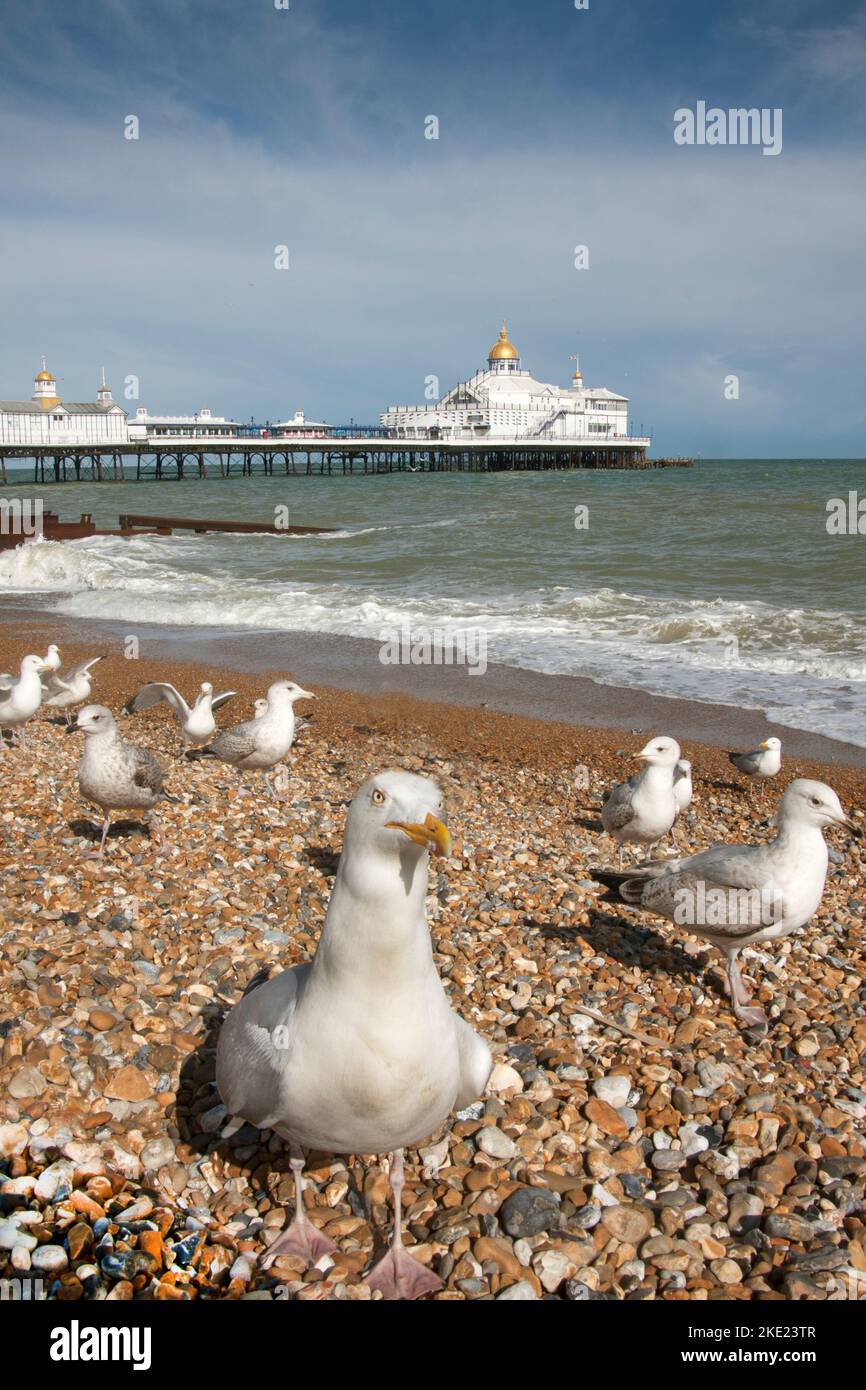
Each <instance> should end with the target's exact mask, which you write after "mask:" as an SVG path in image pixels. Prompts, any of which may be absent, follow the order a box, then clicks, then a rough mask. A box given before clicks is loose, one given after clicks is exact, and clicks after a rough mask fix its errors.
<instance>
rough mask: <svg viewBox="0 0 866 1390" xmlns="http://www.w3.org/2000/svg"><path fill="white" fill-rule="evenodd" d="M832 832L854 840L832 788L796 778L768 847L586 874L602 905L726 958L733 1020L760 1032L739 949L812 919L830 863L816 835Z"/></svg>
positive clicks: (712, 851) (722, 848)
mask: <svg viewBox="0 0 866 1390" xmlns="http://www.w3.org/2000/svg"><path fill="white" fill-rule="evenodd" d="M833 824H838V825H847V826H848V827H849V828H850V829H852V830H854V831H855V833H858V832H857V831H856V827H854V826H853V824H852V822H851V821H850V820H849V819H848V817H847V816H846V814H845V812H844V811H843V809H842V806H841V804H840V802H839V798H838V796H837V795H836V793H835V792H834V791H833V789H832V787H828V786H826V785H825V783H823V782H813V781H811V780H810V779H809V778H806V777H798V778H797V780H796V781H794V782H792V783H791V785H790V786H789V787H788V789H787V791H786V792H785V794H784V796H783V797H782V800H781V803H780V805H779V811H778V815H777V817H776V827H777V834H776V837H775V839H774V840H771V841H770V842H769V843H768V844H765V845H712V846H711V847H710V848H709V849H705V850H702V851H701V853H700V854H692V855H689V856H687V857H686V858H678V859H665V860H654V861H651V862H650V863H648V864H642V865H640V866H639V867H638V868H635V869H632V870H630V871H626V872H625V873H622V872H616V871H615V870H613V869H595V868H594V869H590V870H589V872H590V874H591V875H592V877H593V878H595V879H597V881H598V882H599V883H603V884H604V886H605V887H606V888H607V889H608V892H607V893H606V894H605V896H604V898H602V899H601V901H603V902H623V903H628V904H630V905H631V906H632V907H640V908H644V909H645V910H646V911H647V912H654V913H656V914H657V915H658V916H660V917H666V918H667V919H668V920H669V921H672V922H675V923H676V924H677V925H678V926H682V927H684V928H685V930H686V931H688V932H689V933H691V934H692V935H694V936H699V937H701V938H703V940H705V941H708V942H710V944H711V945H713V946H715V947H717V949H718V950H719V951H721V952H722V955H723V956H724V957H725V961H726V968H727V984H726V991H727V992H728V993H729V994H730V996H731V1003H732V1005H733V1009H734V1013H735V1014H736V1016H737V1018H738V1019H740V1020H741V1022H743V1023H746V1024H747V1025H749V1026H758V1025H761V1024H765V1023H766V1022H767V1015H766V1014H765V1012H764V1010H763V1009H761V1008H759V1007H756V1006H751V1007H750V1006H749V1004H748V996H747V995H746V992H745V989H744V986H743V983H742V979H741V976H740V970H739V966H738V964H737V956H738V955H739V953H740V951H741V950H742V949H743V947H744V946H751V945H753V944H754V943H755V942H761V943H762V942H765V941H775V940H777V939H778V938H779V937H782V936H787V935H788V934H789V933H790V932H792V931H795V930H796V928H797V927H802V926H803V925H804V923H806V922H808V920H809V918H810V917H811V916H812V915H813V913H815V912H816V911H817V909H818V905H819V903H820V902H821V897H822V895H823V892H824V880H825V879H826V876H827V861H828V855H827V846H826V844H825V842H824V836H823V834H822V831H823V828H824V826H827V825H833Z"/></svg>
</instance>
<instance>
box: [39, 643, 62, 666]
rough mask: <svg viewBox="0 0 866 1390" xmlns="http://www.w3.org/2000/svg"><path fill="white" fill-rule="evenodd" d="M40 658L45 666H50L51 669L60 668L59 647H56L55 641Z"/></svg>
mask: <svg viewBox="0 0 866 1390" xmlns="http://www.w3.org/2000/svg"><path fill="white" fill-rule="evenodd" d="M42 660H43V662H44V663H45V665H46V666H48V667H50V669H51V670H52V671H59V670H60V665H61V662H60V648H59V647H58V645H57V643H56V642H52V643H51V646H50V647H49V648H48V651H47V652H46V653H45V655H44V656H43V658H42Z"/></svg>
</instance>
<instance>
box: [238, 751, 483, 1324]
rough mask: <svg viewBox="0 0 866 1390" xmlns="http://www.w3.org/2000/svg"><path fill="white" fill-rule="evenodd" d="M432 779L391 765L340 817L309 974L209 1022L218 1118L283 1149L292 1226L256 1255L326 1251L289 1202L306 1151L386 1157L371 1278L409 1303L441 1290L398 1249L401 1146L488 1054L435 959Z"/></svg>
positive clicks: (469, 1088) (470, 1094)
mask: <svg viewBox="0 0 866 1390" xmlns="http://www.w3.org/2000/svg"><path fill="white" fill-rule="evenodd" d="M440 804H441V795H440V792H439V788H438V787H437V786H436V784H435V782H432V781H430V780H429V779H428V778H426V777H419V776H416V775H415V774H414V773H410V772H402V771H389V772H382V773H379V774H378V776H375V777H372V778H370V780H369V781H367V782H365V784H364V785H363V786H362V787H361V789H360V791H359V792H358V793H357V795H356V796H355V798H354V800H353V801H352V804H351V806H350V808H349V813H348V816H347V819H346V832H345V838H344V841H343V853H342V856H341V858H340V863H339V866H338V869H337V877H336V881H335V883H334V890H333V893H332V894H331V901H330V904H329V906H328V912H327V916H326V918H325V925H324V927H323V929H322V934H321V937H320V940H319V945H318V949H317V950H316V954H315V957H314V959H313V961H312V962H311V963H310V964H304V965H296V966H294V967H293V968H292V969H290V970H285V971H283V972H282V974H280V975H276V976H274V977H273V979H271V980H269V981H268V982H267V983H266V984H263V985H260V986H259V987H258V988H257V989H254V990H252V991H251V992H250V993H249V994H247V995H246V996H245V997H244V998H243V999H242V1000H241V1001H240V1003H238V1004H236V1005H235V1007H234V1008H233V1009H232V1010H231V1012H230V1013H229V1015H228V1017H227V1018H226V1021H225V1023H224V1024H223V1028H222V1033H221V1035H220V1040H219V1045H218V1048H217V1086H218V1087H219V1091H220V1094H221V1096H222V1098H223V1101H224V1102H225V1105H226V1108H227V1110H228V1112H229V1114H230V1115H237V1116H243V1118H244V1119H246V1120H248V1121H249V1122H250V1123H251V1124H254V1125H257V1126H258V1127H259V1128H260V1129H274V1130H276V1132H277V1133H278V1134H280V1135H282V1137H283V1138H284V1139H286V1140H288V1142H289V1144H290V1146H291V1166H292V1171H293V1172H294V1175H295V1216H294V1220H293V1221H292V1223H291V1225H290V1226H289V1227H288V1229H287V1230H286V1231H285V1232H284V1233H283V1235H282V1236H280V1237H279V1238H278V1239H277V1240H276V1241H275V1242H274V1244H273V1245H271V1246H270V1248H269V1249H268V1251H267V1253H266V1255H265V1257H264V1260H263V1264H264V1265H268V1264H270V1263H271V1262H272V1261H273V1260H274V1259H276V1258H277V1256H279V1255H281V1254H293V1255H300V1256H301V1257H302V1258H304V1259H306V1260H308V1261H309V1262H310V1263H312V1262H314V1261H315V1260H317V1259H318V1258H319V1257H320V1256H321V1255H322V1254H324V1253H325V1252H327V1251H329V1250H333V1249H334V1248H335V1247H334V1245H333V1244H332V1242H331V1241H330V1240H328V1238H327V1237H326V1236H324V1235H322V1233H321V1232H320V1231H319V1230H317V1228H316V1227H315V1226H314V1225H313V1224H312V1222H311V1221H310V1219H309V1217H308V1216H307V1213H306V1210H305V1208H304V1201H303V1177H302V1174H303V1168H304V1157H303V1150H304V1149H323V1150H325V1151H327V1152H329V1153H361V1154H365V1153H370V1154H378V1153H384V1152H390V1153H391V1155H392V1157H391V1164H390V1179H391V1189H392V1192H393V1194H394V1231H393V1237H392V1241H391V1247H390V1250H389V1251H388V1254H387V1255H386V1256H385V1257H384V1259H382V1260H381V1261H380V1262H379V1263H378V1264H377V1265H376V1267H375V1268H374V1270H373V1271H372V1273H371V1274H370V1276H369V1283H370V1285H371V1286H372V1287H373V1288H374V1289H380V1290H381V1292H382V1294H383V1296H384V1297H385V1298H418V1297H420V1296H421V1295H422V1294H425V1293H432V1292H434V1291H435V1290H436V1289H439V1288H441V1287H442V1284H441V1280H439V1279H438V1278H437V1277H436V1275H435V1274H433V1273H432V1272H431V1271H430V1270H428V1269H426V1268H425V1267H424V1266H423V1265H421V1264H419V1263H418V1262H417V1261H416V1260H414V1259H413V1258H412V1256H411V1255H409V1254H408V1253H407V1251H406V1249H405V1248H404V1246H403V1240H402V1229H401V1227H402V1207H401V1193H402V1189H403V1149H404V1148H406V1147H407V1146H414V1145H415V1144H418V1143H420V1142H421V1141H422V1140H424V1139H426V1138H427V1137H428V1135H430V1134H431V1133H433V1132H434V1131H435V1130H436V1129H438V1128H439V1127H440V1126H441V1125H443V1124H444V1123H445V1121H446V1120H447V1118H448V1116H449V1115H450V1114H451V1112H452V1110H455V1109H458V1110H459V1109H463V1108H464V1107H465V1106H467V1105H470V1104H471V1103H472V1102H473V1101H474V1100H476V1099H477V1098H478V1096H480V1095H481V1093H482V1091H483V1090H484V1087H485V1085H486V1084H487V1080H488V1077H489V1075H490V1070H491V1065H492V1062H491V1056H490V1050H489V1048H488V1047H487V1044H486V1043H485V1042H484V1041H483V1040H482V1039H481V1038H480V1037H478V1035H477V1034H476V1033H475V1032H474V1031H473V1030H472V1028H470V1026H469V1024H468V1023H466V1022H465V1021H464V1020H463V1019H462V1018H460V1016H459V1015H458V1014H455V1013H454V1012H453V1011H452V1009H451V1006H450V1004H449V1002H448V997H447V995H446V994H445V991H444V989H443V988H442V982H441V980H440V979H439V975H438V973H437V971H436V967H435V965H434V963H433V952H432V944H431V940H430V928H429V926H428V923H427V915H426V907H425V899H426V897H427V875H428V850H429V851H431V852H432V853H434V854H443V855H447V854H448V853H449V852H450V844H451V841H450V836H449V834H448V831H447V830H446V828H445V826H444V825H443V824H442V822H441V820H440V819H439V816H440V814H441V811H440Z"/></svg>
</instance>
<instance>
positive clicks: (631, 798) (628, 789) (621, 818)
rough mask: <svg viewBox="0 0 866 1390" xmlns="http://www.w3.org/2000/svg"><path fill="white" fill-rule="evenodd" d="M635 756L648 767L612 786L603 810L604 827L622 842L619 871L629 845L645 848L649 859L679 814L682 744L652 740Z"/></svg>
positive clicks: (667, 740) (671, 740)
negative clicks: (678, 768) (677, 787)
mask: <svg viewBox="0 0 866 1390" xmlns="http://www.w3.org/2000/svg"><path fill="white" fill-rule="evenodd" d="M635 757H636V758H641V759H642V760H643V761H644V762H645V763H646V767H644V768H643V769H642V770H641V771H640V772H639V773H637V774H636V775H635V776H634V777H631V778H629V780H628V781H627V782H620V783H619V784H618V785H617V786H615V787H613V788H612V789H611V790H610V791H609V792H608V793H607V795H606V796H605V798H604V804H603V805H602V808H601V823H602V825H603V826H604V828H605V830H606V831H607V833H608V835H612V836H613V838H614V839H615V840H616V841H617V842H618V843H619V863H620V868H622V856H623V847H624V846H625V845H626V844H628V843H629V842H630V841H634V842H636V843H638V844H642V845H646V847H647V856H648V855H649V851H650V848H651V847H652V846H653V845H654V844H655V843H656V842H657V841H658V840H660V839H661V838H662V836H663V835H667V833H668V831H669V830H670V828H671V826H672V825H673V823H674V821H675V820H676V818H677V814H678V806H677V802H676V798H675V797H674V769H675V768H676V765H677V763H678V762H679V758H680V745H679V744H678V743H677V741H676V739H673V738H667V737H665V736H661V737H659V738H652V739H650V741H649V743H648V744H647V745H646V747H645V748H642V749H641V751H640V752H639V753H636V754H635Z"/></svg>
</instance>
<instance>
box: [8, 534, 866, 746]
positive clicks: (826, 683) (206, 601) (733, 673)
mask: <svg viewBox="0 0 866 1390" xmlns="http://www.w3.org/2000/svg"><path fill="white" fill-rule="evenodd" d="M380 529H382V530H387V529H395V528H362V530H361V531H353V532H349V533H347V539H351V538H354V537H355V536H357V535H359V534H363V533H364V530H366V531H367V532H370V531H373V530H380ZM338 536H339V533H331V536H330V537H329V539H330V540H334V539H337V538H338ZM318 540H319V538H310V542H311V544H312V543H313V542H314V541H315V542H316V543H318ZM264 541H268V542H272V541H273V538H259V537H257V538H256V542H257V545H258V546H259V547H260V548H259V549H257V550H255V551H254V552H253V551H252V549H251V546H250V544H249V538H246V537H245V538H243V541H242V542H240V543H239V540H238V538H224V537H188V536H179V537H138V538H136V539H134V540H130V541H120V540H113V539H111V538H97V539H95V540H88V541H78V542H72V543H66V544H57V543H54V542H47V541H42V542H37V543H34V544H29V545H26V546H21V547H19V548H18V549H16V550H11V551H5V552H2V553H0V588H2V589H4V590H6V591H11V592H14V593H18V594H21V595H25V594H31V595H37V594H41V595H45V596H50V597H48V603H49V606H50V607H52V608H53V609H54V610H55V611H57V612H61V613H64V614H68V615H70V616H72V617H78V618H94V619H116V620H120V621H123V622H128V623H134V622H137V623H156V624H174V625H180V626H194V627H208V626H213V627H220V628H233V627H234V628H241V629H253V628H260V629H262V628H277V629H281V630H283V631H310V632H327V633H336V634H344V635H348V636H353V637H368V638H373V639H374V640H380V636H381V632H382V630H383V629H385V628H389V629H393V628H395V627H397V628H399V627H404V626H408V627H410V628H425V629H426V628H430V627H431V626H435V627H437V628H442V627H447V626H451V627H455V628H456V627H460V628H467V627H477V628H480V629H483V631H484V633H485V635H486V639H487V643H488V655H489V659H490V660H491V661H499V662H505V663H506V664H509V665H513V666H522V667H526V668H529V669H533V670H538V671H544V672H555V673H561V674H576V675H586V676H591V677H593V678H594V679H596V680H598V681H601V682H602V683H605V684H611V685H636V686H638V687H640V688H642V689H646V690H650V691H653V692H656V693H660V694H676V695H680V696H684V697H687V698H692V699H698V700H714V701H719V702H722V703H729V704H733V705H739V706H751V707H754V708H761V709H764V710H766V711H767V712H768V713H771V715H772V717H773V718H774V719H776V720H778V722H780V723H784V724H788V725H792V726H794V727H800V728H812V729H821V730H822V731H823V732H825V733H827V734H829V735H831V736H835V737H837V738H844V739H847V740H848V741H850V742H853V743H857V744H861V745H864V746H866V729H864V725H863V719H862V708H863V696H864V693H866V684H864V683H866V655H864V653H866V615H863V614H856V613H853V614H852V613H844V612H832V611H821V610H818V609H811V610H810V609H805V608H802V607H800V608H789V609H784V608H778V607H772V606H770V605H768V604H766V603H759V602H755V603H748V604H747V603H743V602H738V601H734V600H730V599H721V598H717V599H700V598H695V599H684V598H672V597H668V596H664V597H661V596H653V595H643V594H639V593H631V592H623V591H618V590H616V589H613V588H610V587H600V588H597V589H595V590H592V591H588V592H580V591H578V590H576V589H574V588H569V587H566V586H564V585H556V586H548V587H544V588H540V587H539V588H533V589H524V590H523V591H518V592H516V593H510V592H506V591H505V590H502V589H500V590H499V591H491V592H490V594H485V595H483V596H479V595H478V594H477V591H476V594H475V596H474V597H465V596H464V594H463V592H462V590H464V589H466V588H468V587H469V586H467V585H465V584H461V583H459V582H456V581H455V582H452V583H451V585H450V587H449V586H448V584H447V583H445V582H443V580H442V576H441V574H440V575H439V576H435V575H432V574H431V575H429V576H428V575H427V574H426V573H422V574H420V575H416V574H409V575H405V576H403V577H402V578H401V579H400V580H399V582H390V583H382V582H379V581H378V580H377V579H375V578H371V577H370V575H369V574H368V573H366V572H364V573H363V578H359V577H358V574H357V573H356V572H355V570H354V569H353V570H352V572H351V573H349V572H346V573H344V572H343V571H342V570H341V569H340V566H339V565H338V564H337V565H331V568H330V569H329V570H328V571H327V574H328V575H330V577H322V576H321V575H320V574H319V570H318V568H317V567H316V566H311V565H309V564H307V567H306V570H305V573H315V574H316V576H317V577H316V578H315V579H314V580H310V579H308V578H306V579H305V578H301V577H297V578H295V577H286V576H287V574H288V575H289V576H292V571H293V565H292V563H290V562H289V561H288V560H287V558H286V556H287V552H286V551H285V550H282V551H274V550H273V548H272V545H271V544H263V542H264ZM279 544H284V542H282V541H281V542H279ZM289 553H290V554H292V555H294V554H298V553H300V552H295V551H294V548H293V549H292V551H291V552H289ZM317 553H318V552H317ZM323 553H327V554H332V553H333V552H332V551H331V550H330V549H329V550H328V551H327V552H323ZM276 556H278V557H279V559H278V561H277V563H276V566H274V561H275V557H276ZM377 556H378V552H377ZM386 558H388V556H386ZM323 563H324V562H323ZM354 564H355V565H356V566H357V562H354ZM244 565H245V566H246V572H245V573H244V572H239V569H240V570H241V571H243V566H244ZM272 568H275V572H272Z"/></svg>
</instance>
